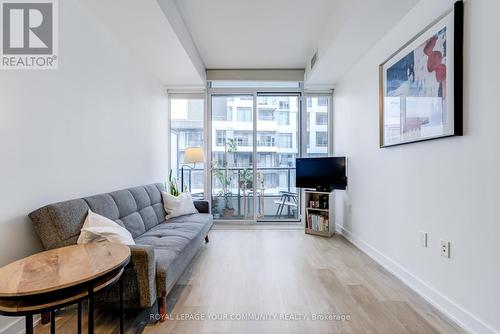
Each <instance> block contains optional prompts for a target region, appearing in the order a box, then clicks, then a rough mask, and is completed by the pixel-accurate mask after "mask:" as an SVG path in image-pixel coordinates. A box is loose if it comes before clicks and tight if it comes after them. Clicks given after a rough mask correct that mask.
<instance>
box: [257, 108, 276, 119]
mask: <svg viewBox="0 0 500 334" xmlns="http://www.w3.org/2000/svg"><path fill="white" fill-rule="evenodd" d="M272 120H274V110H269V109H262V110H259V121H272Z"/></svg>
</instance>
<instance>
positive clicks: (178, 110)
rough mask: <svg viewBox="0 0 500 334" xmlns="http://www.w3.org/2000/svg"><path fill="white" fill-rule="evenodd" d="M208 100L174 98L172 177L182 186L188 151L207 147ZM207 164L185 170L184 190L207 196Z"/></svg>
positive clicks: (172, 107)
mask: <svg viewBox="0 0 500 334" xmlns="http://www.w3.org/2000/svg"><path fill="white" fill-rule="evenodd" d="M203 115H204V97H203V95H195V94H193V95H192V97H191V96H186V95H184V94H183V95H179V96H176V95H175V94H173V95H171V97H170V120H171V123H170V124H171V125H170V133H171V141H170V145H171V146H170V151H171V155H170V168H171V169H172V176H173V177H174V178H176V179H177V181H178V183H179V187H180V186H181V185H180V181H181V167H182V165H183V164H184V152H185V151H186V149H187V148H190V147H203V146H204V139H203V138H204V132H203V129H204V126H203ZM203 175H204V164H203V163H197V164H196V165H195V166H194V169H192V170H190V171H189V172H187V171H184V187H185V189H187V190H189V191H190V192H191V193H192V194H193V196H195V197H203V191H204V176H203Z"/></svg>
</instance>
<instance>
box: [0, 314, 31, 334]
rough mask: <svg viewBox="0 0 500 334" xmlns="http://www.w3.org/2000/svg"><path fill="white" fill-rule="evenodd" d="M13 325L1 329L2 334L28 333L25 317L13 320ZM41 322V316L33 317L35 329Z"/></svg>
mask: <svg viewBox="0 0 500 334" xmlns="http://www.w3.org/2000/svg"><path fill="white" fill-rule="evenodd" d="M11 320H12V321H11V323H10V324H8V325H7V326H5V327H4V328H2V329H0V334H24V333H26V327H25V326H26V323H25V320H24V317H19V318H12V319H11ZM39 321H40V316H34V317H33V327H34V326H36V325H37V324H38V322H39Z"/></svg>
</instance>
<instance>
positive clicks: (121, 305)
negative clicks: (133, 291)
mask: <svg viewBox="0 0 500 334" xmlns="http://www.w3.org/2000/svg"><path fill="white" fill-rule="evenodd" d="M118 284H119V286H120V334H123V333H125V319H124V318H123V278H120V281H119V282H118Z"/></svg>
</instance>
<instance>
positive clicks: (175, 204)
mask: <svg viewBox="0 0 500 334" xmlns="http://www.w3.org/2000/svg"><path fill="white" fill-rule="evenodd" d="M161 195H162V197H163V207H164V208H165V211H166V212H167V215H166V216H165V219H170V218H174V217H179V216H184V215H190V214H192V213H198V210H196V208H195V207H194V203H193V197H191V194H190V193H181V194H180V195H179V196H177V197H176V196H173V195H170V194H169V193H167V192H165V191H162V193H161Z"/></svg>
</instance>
